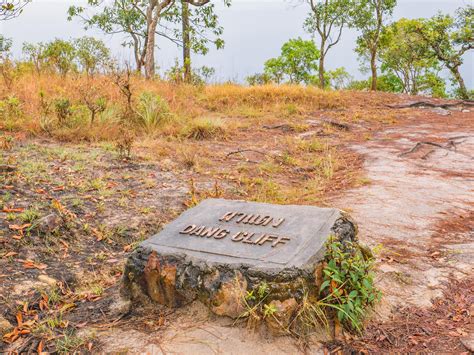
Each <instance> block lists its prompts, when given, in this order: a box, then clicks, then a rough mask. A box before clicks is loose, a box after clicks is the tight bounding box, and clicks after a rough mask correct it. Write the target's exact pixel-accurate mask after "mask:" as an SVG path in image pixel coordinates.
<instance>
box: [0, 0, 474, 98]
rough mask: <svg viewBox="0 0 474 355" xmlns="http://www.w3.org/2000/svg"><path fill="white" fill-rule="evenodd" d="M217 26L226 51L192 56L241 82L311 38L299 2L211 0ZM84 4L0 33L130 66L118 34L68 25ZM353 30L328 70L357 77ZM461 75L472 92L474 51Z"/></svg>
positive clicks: (168, 50) (419, 9)
mask: <svg viewBox="0 0 474 355" xmlns="http://www.w3.org/2000/svg"><path fill="white" fill-rule="evenodd" d="M473 1H474V0H472V1H471V0H434V1H433V0H411V1H410V0H399V1H398V5H397V7H396V9H395V13H394V16H393V18H394V20H396V19H398V18H401V17H408V18H417V17H429V16H432V15H434V14H436V13H437V12H438V11H442V12H445V13H454V10H455V9H456V8H458V7H460V6H466V5H467V4H473ZM215 3H216V8H217V12H218V14H219V16H220V23H221V24H222V25H223V27H224V36H223V38H224V40H225V42H226V45H225V48H224V49H222V50H219V51H216V50H211V52H210V53H209V54H208V55H207V56H205V57H196V58H194V59H193V60H194V62H193V63H194V65H197V66H199V65H207V66H211V67H214V68H215V69H216V76H215V78H214V79H215V80H217V81H225V80H229V79H230V80H237V81H242V80H243V78H245V77H246V76H247V75H249V74H253V73H255V72H261V71H262V69H263V63H264V62H265V60H267V59H268V58H271V57H275V56H278V55H279V52H280V47H281V45H282V44H283V43H284V42H285V41H287V40H288V39H290V38H295V37H298V36H300V37H302V38H305V39H309V38H310V36H309V35H308V34H307V33H305V32H304V31H303V29H302V24H303V21H304V19H305V17H306V14H307V12H308V7H307V6H306V5H305V4H304V3H302V1H300V0H273V1H270V0H233V1H232V6H231V7H230V8H226V7H224V6H222V1H217V0H215ZM72 4H76V5H79V4H84V1H80V0H79V1H78V0H76V1H71V0H54V1H53V0H33V2H32V3H31V4H29V5H28V6H27V7H26V8H25V10H24V12H23V13H22V14H21V16H20V17H18V18H16V19H13V20H9V21H6V22H3V23H1V24H0V31H1V32H2V34H4V35H5V36H7V37H11V38H12V39H13V41H14V54H15V56H19V55H20V54H21V45H22V43H23V42H25V41H26V42H33V43H34V42H40V41H49V40H51V39H53V38H55V37H57V38H64V39H69V38H74V37H79V36H82V35H86V34H87V35H94V36H97V37H100V38H101V39H103V40H104V41H105V42H106V43H107V45H108V46H109V47H110V48H111V49H112V51H113V53H114V54H115V55H116V56H118V57H119V58H120V59H122V60H129V61H131V62H133V57H132V54H131V52H130V50H129V49H128V48H123V47H122V46H121V45H120V44H121V42H122V41H123V37H122V36H120V35H116V36H106V35H103V34H102V33H101V32H98V31H93V30H89V31H84V30H83V25H82V24H81V23H80V21H79V20H74V21H72V22H68V21H67V19H66V17H67V15H66V12H67V9H68V7H69V6H70V5H72ZM356 37H357V32H356V31H354V30H347V29H346V30H345V32H344V33H343V37H342V40H341V42H340V43H339V44H338V45H337V46H335V47H334V48H333V49H331V51H330V52H329V54H328V58H327V62H326V63H327V64H326V66H327V69H334V68H337V67H341V66H344V67H345V68H346V70H347V71H348V72H349V73H351V74H352V75H353V76H354V77H356V78H363V77H366V76H367V75H363V74H361V73H360V72H359V70H358V69H359V63H358V61H357V56H356V55H355V54H354V52H353V48H354V46H355V38H356ZM158 45H159V47H160V48H159V49H157V53H156V61H157V64H158V65H159V66H160V68H161V71H164V70H166V69H167V68H169V67H170V66H171V65H172V64H173V62H174V58H177V57H179V56H180V50H179V49H177V48H176V47H175V46H174V45H173V44H171V43H170V42H167V41H166V40H165V39H162V38H159V43H158ZM462 74H463V77H464V78H465V81H466V84H467V85H468V87H469V88H471V89H472V88H474V51H471V52H470V53H468V54H467V55H466V57H465V62H464V65H463V67H462Z"/></svg>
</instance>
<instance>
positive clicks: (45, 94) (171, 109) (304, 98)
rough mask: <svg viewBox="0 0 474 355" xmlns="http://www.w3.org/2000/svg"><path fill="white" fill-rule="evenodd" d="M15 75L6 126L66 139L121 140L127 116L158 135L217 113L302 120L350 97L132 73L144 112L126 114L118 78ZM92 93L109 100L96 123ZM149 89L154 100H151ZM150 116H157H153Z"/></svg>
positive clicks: (0, 120)
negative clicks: (61, 114)
mask: <svg viewBox="0 0 474 355" xmlns="http://www.w3.org/2000/svg"><path fill="white" fill-rule="evenodd" d="M14 77H15V80H14V81H13V83H12V84H11V87H10V88H7V86H6V85H5V83H3V82H0V100H1V101H0V102H1V103H0V126H1V127H0V128H1V129H2V130H6V131H23V132H27V133H28V134H33V135H44V134H46V135H50V136H53V137H55V138H57V139H59V140H61V141H81V140H89V141H100V140H114V139H115V138H116V137H117V136H118V135H119V131H120V130H119V128H118V127H119V126H120V125H121V124H123V121H124V120H126V121H130V122H131V123H132V125H131V127H132V128H135V129H136V130H137V132H138V133H140V134H152V135H153V134H156V133H158V134H164V135H179V134H183V132H188V131H193V129H194V130H195V129H198V130H200V128H199V126H200V127H201V128H202V126H209V124H207V123H205V122H206V121H207V122H210V121H212V120H214V118H215V117H216V116H217V118H219V117H220V118H222V116H224V117H233V118H234V119H233V120H232V121H233V122H225V124H226V125H228V126H231V128H232V127H233V128H235V127H251V126H252V125H254V124H255V123H256V122H260V123H261V122H265V120H267V121H268V120H270V121H271V120H275V119H281V118H289V119H295V118H298V117H302V116H305V115H311V114H312V113H314V112H315V111H318V110H322V109H342V108H345V107H347V105H348V102H349V99H350V95H348V93H345V92H336V91H323V90H320V89H317V88H313V87H310V88H305V87H301V86H289V85H288V86H284V85H283V86H272V85H266V86H259V87H244V86H239V85H233V84H224V85H212V86H203V87H196V86H189V85H173V84H171V83H168V82H163V81H146V80H144V79H143V78H141V77H132V79H131V88H132V106H133V107H134V110H136V115H135V116H134V117H130V116H129V115H128V116H127V117H124V116H125V112H124V111H125V108H126V101H125V97H124V96H123V95H122V94H121V92H120V89H119V88H118V87H117V86H116V85H115V84H114V83H113V80H112V78H110V77H107V76H98V77H95V78H93V79H90V78H87V77H84V76H80V75H75V76H68V77H66V78H63V77H60V76H58V75H54V74H43V75H41V76H38V75H36V74H32V73H28V72H26V73H16V75H15V76H14ZM86 96H87V99H88V100H89V101H90V100H91V97H92V100H94V99H95V100H97V99H101V100H105V102H106V108H105V110H103V112H99V113H97V117H96V118H95V120H94V122H93V124H91V122H90V121H91V113H90V111H89V110H88V107H87V105H86V104H85V102H84V101H85V97H86ZM144 96H145V97H148V100H143V97H144ZM153 96H154V97H155V99H154V98H153ZM150 98H151V99H150ZM64 101H66V104H68V105H69V107H66V112H65V116H64V117H62V118H61V117H59V109H58V105H59V104H58V103H61V102H62V103H63V104H64ZM157 103H158V104H157ZM63 110H64V108H63ZM67 110H69V112H68V111H67ZM157 110H160V112H158V111H157ZM148 119H154V121H153V122H151V123H150V122H149V121H147V120H148ZM262 120H263V121H262ZM58 121H61V122H58ZM155 121H156V122H155ZM130 122H127V123H130ZM217 122H218V121H217ZM217 125H219V126H222V125H221V124H220V123H217V124H215V125H214V126H217ZM208 128H209V127H208ZM217 133H221V132H216V134H217ZM201 135H202V134H201V133H198V134H197V136H201ZM211 135H213V134H211ZM190 136H193V134H190ZM204 136H207V135H206V134H204Z"/></svg>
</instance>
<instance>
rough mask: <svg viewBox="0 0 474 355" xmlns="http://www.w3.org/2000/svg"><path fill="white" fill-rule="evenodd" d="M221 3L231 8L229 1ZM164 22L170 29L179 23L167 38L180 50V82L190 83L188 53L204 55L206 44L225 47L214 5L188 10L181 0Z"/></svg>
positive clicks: (186, 3)
mask: <svg viewBox="0 0 474 355" xmlns="http://www.w3.org/2000/svg"><path fill="white" fill-rule="evenodd" d="M224 4H225V5H227V6H230V1H227V0H226V1H224ZM164 19H165V20H166V21H167V23H168V24H170V25H171V26H173V25H174V24H181V26H176V27H174V28H173V29H172V31H171V33H170V34H169V37H170V38H172V40H173V41H174V42H175V43H176V44H177V45H178V46H181V47H182V49H183V80H184V82H186V83H191V82H192V81H193V79H192V76H193V72H192V68H191V52H193V53H196V54H202V55H206V54H207V53H208V51H209V44H212V45H214V46H215V48H216V49H221V48H223V47H224V40H223V39H222V38H221V36H222V33H223V31H224V29H223V27H222V26H220V25H219V19H218V16H217V14H216V13H215V9H214V4H213V3H211V2H209V3H208V4H205V5H203V6H198V7H190V6H189V3H188V2H186V1H183V0H181V1H180V2H178V3H177V6H175V7H174V8H173V9H172V10H170V11H168V12H167V14H166V16H165V17H164ZM164 27H166V26H164Z"/></svg>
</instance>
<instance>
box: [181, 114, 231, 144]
mask: <svg viewBox="0 0 474 355" xmlns="http://www.w3.org/2000/svg"><path fill="white" fill-rule="evenodd" d="M183 133H184V136H185V137H186V138H191V139H196V140H204V139H211V138H217V137H219V136H220V137H223V136H224V134H225V129H224V125H223V123H222V121H221V120H219V119H209V118H207V119H197V120H194V121H192V122H191V124H189V125H188V126H186V127H185V128H184V132H183Z"/></svg>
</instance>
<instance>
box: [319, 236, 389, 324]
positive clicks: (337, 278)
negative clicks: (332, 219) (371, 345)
mask: <svg viewBox="0 0 474 355" xmlns="http://www.w3.org/2000/svg"><path fill="white" fill-rule="evenodd" d="M326 261H327V263H326V266H325V267H324V269H323V283H322V284H321V287H320V293H321V295H323V299H322V301H321V302H323V303H325V304H327V305H329V306H330V307H333V308H334V309H335V310H336V311H337V317H338V319H339V321H341V322H342V323H343V324H344V325H346V326H347V327H349V328H350V329H354V330H358V331H360V330H361V329H362V321H363V319H364V317H365V315H366V312H367V309H368V308H369V307H371V306H372V305H373V304H374V303H375V302H376V301H377V300H379V299H380V297H381V293H380V291H379V290H377V289H376V288H375V286H374V279H373V277H374V276H373V272H372V268H373V264H374V260H373V259H370V258H366V256H365V255H364V254H363V253H362V252H361V250H360V249H359V248H358V246H357V245H354V244H352V243H350V242H345V243H344V244H342V243H341V242H338V241H336V240H330V241H329V242H328V244H327V251H326Z"/></svg>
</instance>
